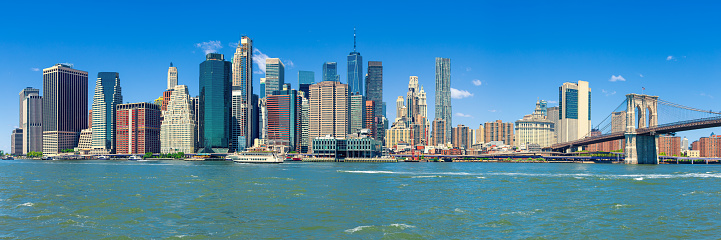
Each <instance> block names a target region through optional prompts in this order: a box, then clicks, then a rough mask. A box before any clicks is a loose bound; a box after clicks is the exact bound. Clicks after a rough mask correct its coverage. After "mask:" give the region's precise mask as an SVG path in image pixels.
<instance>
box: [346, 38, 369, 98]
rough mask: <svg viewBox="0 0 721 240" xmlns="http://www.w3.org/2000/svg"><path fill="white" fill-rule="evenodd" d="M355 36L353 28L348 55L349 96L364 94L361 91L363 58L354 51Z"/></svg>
mask: <svg viewBox="0 0 721 240" xmlns="http://www.w3.org/2000/svg"><path fill="white" fill-rule="evenodd" d="M355 39H356V35H355V28H353V52H351V53H349V54H348V87H350V92H351V94H365V92H364V91H363V57H362V56H361V55H360V53H359V52H357V51H356V41H355Z"/></svg>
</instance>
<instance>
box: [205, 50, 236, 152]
mask: <svg viewBox="0 0 721 240" xmlns="http://www.w3.org/2000/svg"><path fill="white" fill-rule="evenodd" d="M230 69H231V63H230V62H228V61H225V59H224V58H223V54H218V53H208V54H207V55H206V60H205V61H204V62H203V63H201V64H200V84H199V86H200V114H201V116H200V118H201V121H202V122H203V137H204V140H203V144H204V146H203V150H201V151H200V152H203V153H227V152H228V150H229V143H230V113H231V95H230V94H231V90H230V87H231V71H230Z"/></svg>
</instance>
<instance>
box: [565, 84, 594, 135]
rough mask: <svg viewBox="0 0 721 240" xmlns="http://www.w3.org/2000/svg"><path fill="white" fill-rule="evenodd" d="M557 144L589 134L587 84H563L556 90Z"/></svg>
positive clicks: (589, 100)
mask: <svg viewBox="0 0 721 240" xmlns="http://www.w3.org/2000/svg"><path fill="white" fill-rule="evenodd" d="M558 106H559V110H560V112H559V122H560V131H559V133H558V138H559V140H558V141H559V142H568V141H573V140H577V139H581V138H583V137H585V136H586V135H587V134H589V133H590V132H591V88H589V87H588V82H586V81H578V83H570V82H567V83H564V84H563V85H561V87H559V88H558Z"/></svg>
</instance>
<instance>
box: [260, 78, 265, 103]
mask: <svg viewBox="0 0 721 240" xmlns="http://www.w3.org/2000/svg"><path fill="white" fill-rule="evenodd" d="M265 95H266V94H265V78H260V98H265Z"/></svg>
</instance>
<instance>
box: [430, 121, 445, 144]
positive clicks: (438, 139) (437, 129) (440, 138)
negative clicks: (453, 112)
mask: <svg viewBox="0 0 721 240" xmlns="http://www.w3.org/2000/svg"><path fill="white" fill-rule="evenodd" d="M431 134H433V136H432V137H431V140H432V142H433V144H434V145H436V146H437V145H443V144H446V143H448V142H446V120H444V119H443V118H436V119H435V120H433V131H431Z"/></svg>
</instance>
